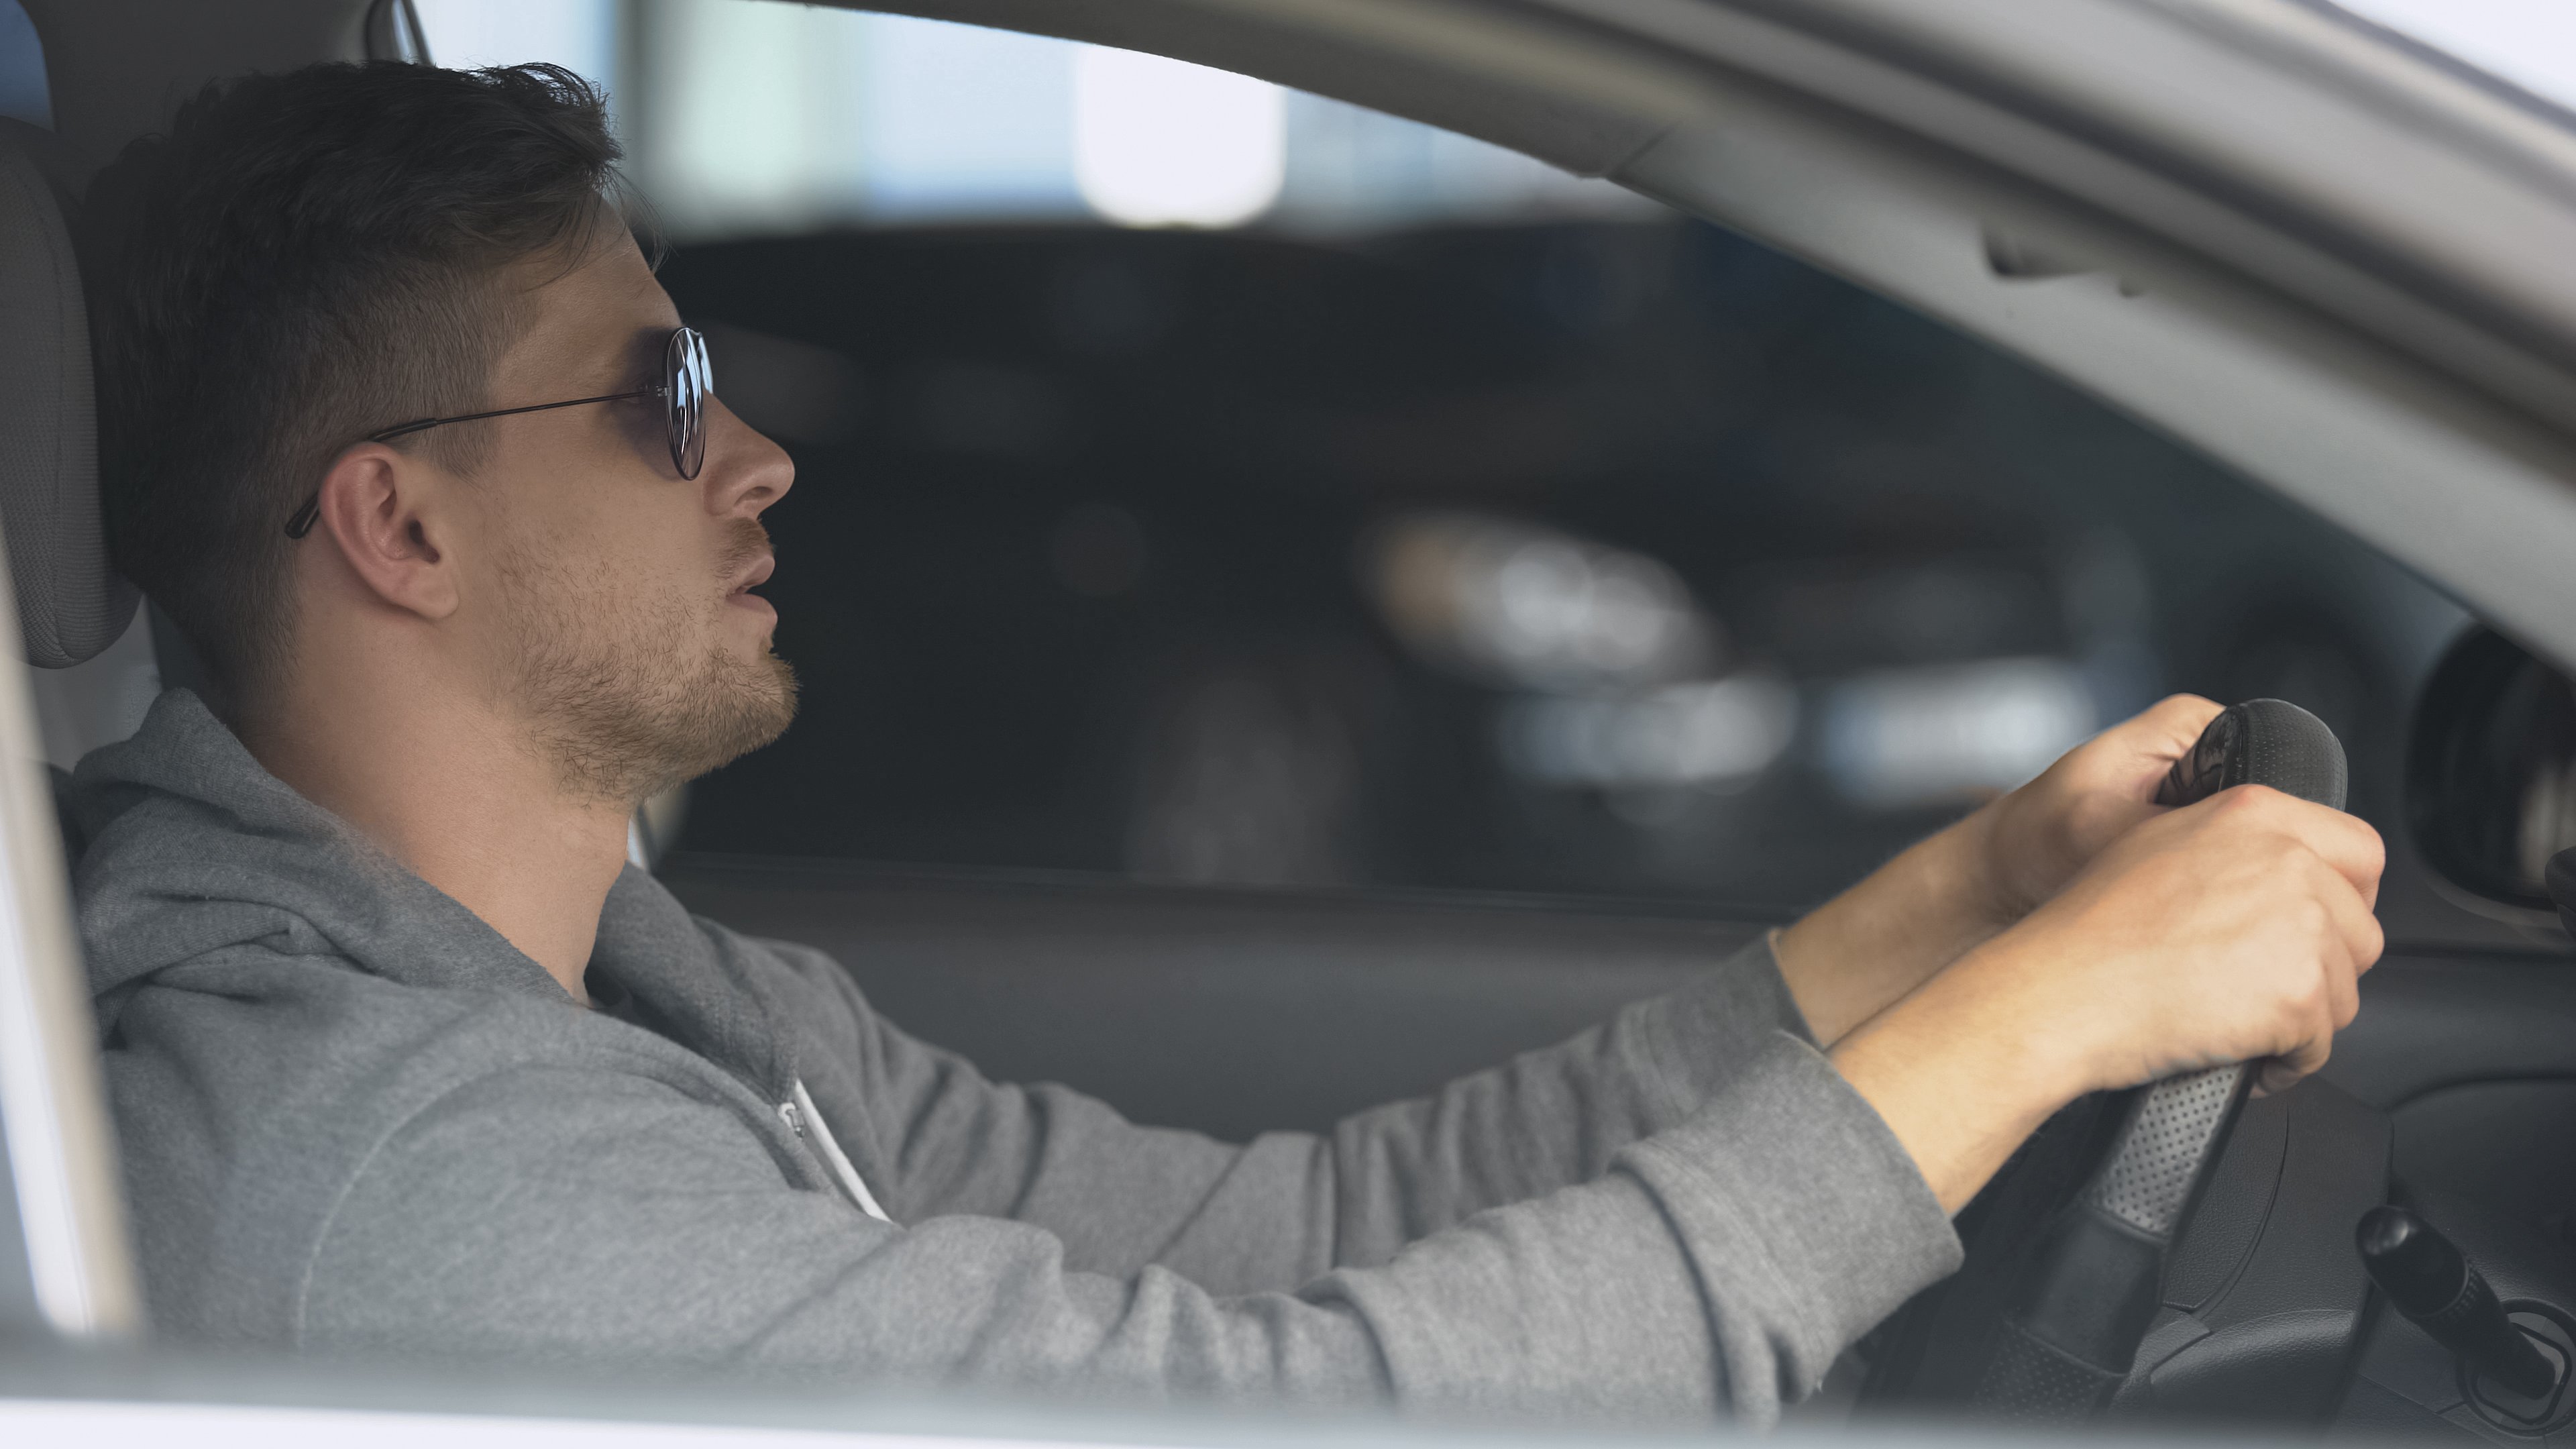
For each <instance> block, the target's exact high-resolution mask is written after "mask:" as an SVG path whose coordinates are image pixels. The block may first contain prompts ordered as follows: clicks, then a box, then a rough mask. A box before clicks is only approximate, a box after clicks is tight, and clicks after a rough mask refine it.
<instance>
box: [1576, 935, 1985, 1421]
mask: <svg viewBox="0 0 2576 1449" xmlns="http://www.w3.org/2000/svg"><path fill="white" fill-rule="evenodd" d="M1775 974H1776V973H1775ZM1620 1165H1621V1166H1623V1167H1625V1168H1626V1169H1627V1170H1628V1171H1629V1172H1631V1173H1632V1174H1634V1175H1635V1176H1636V1177H1637V1178H1638V1179H1639V1180H1641V1181H1643V1182H1644V1183H1645V1184H1646V1185H1647V1186H1648V1188H1649V1189H1650V1190H1651V1191H1652V1192H1653V1193H1654V1194H1655V1195H1656V1197H1657V1199H1658V1200H1659V1201H1660V1202H1661V1204H1662V1206H1663V1208H1664V1211H1665V1212H1666V1213H1667V1214H1668V1215H1669V1216H1670V1218H1671V1220H1672V1222H1673V1224H1674V1227H1675V1229H1676V1231H1677V1232H1678V1234H1679V1236H1680V1237H1681V1239H1682V1241H1683V1244H1684V1248H1685V1251H1686V1252H1687V1253H1688V1255H1689V1257H1690V1259H1691V1262H1692V1264H1693V1266H1694V1268H1695V1269H1696V1270H1697V1272H1698V1274H1699V1278H1700V1286H1701V1288H1702V1290H1703V1292H1704V1293H1705V1295H1706V1297H1707V1300H1708V1303H1709V1307H1710V1312H1711V1314H1712V1317H1713V1318H1737V1317H1740V1318H1742V1319H1744V1320H1745V1322H1744V1323H1743V1324H1742V1327H1744V1328H1746V1329H1750V1330H1752V1331H1754V1332H1757V1333H1760V1334H1762V1335H1763V1336H1765V1337H1771V1338H1773V1340H1774V1341H1773V1342H1772V1344H1771V1351H1770V1352H1769V1353H1767V1354H1765V1355H1763V1356H1762V1357H1761V1359H1760V1360H1758V1361H1756V1360H1748V1361H1746V1362H1743V1363H1730V1364H1728V1365H1727V1368H1728V1371H1729V1377H1730V1381H1731V1382H1732V1383H1733V1384H1734V1389H1735V1397H1736V1400H1737V1403H1738V1406H1739V1408H1742V1407H1744V1406H1745V1404H1746V1400H1747V1399H1748V1398H1752V1397H1755V1396H1757V1395H1759V1393H1760V1390H1759V1389H1757V1388H1756V1387H1755V1386H1754V1385H1752V1384H1748V1383H1746V1382H1745V1381H1744V1378H1743V1375H1744V1374H1745V1373H1747V1372H1758V1371H1760V1370H1762V1369H1764V1368H1772V1369H1776V1372H1777V1373H1778V1375H1779V1377H1780V1382H1779V1383H1778V1384H1777V1385H1776V1386H1766V1387H1775V1388H1776V1392H1778V1393H1779V1394H1780V1395H1781V1396H1782V1397H1784V1398H1796V1397H1800V1396H1803V1395H1805V1394H1807V1393H1810V1392H1813V1391H1814V1389H1815V1387H1816V1386H1817V1385H1818V1384H1819V1383H1821V1382H1822V1381H1823V1379H1824V1375H1825V1371H1826V1370H1827V1369H1828V1368H1830V1367H1832V1365H1833V1361H1834V1358H1835V1356H1836V1355H1838V1354H1840V1353H1841V1352H1842V1351H1843V1350H1844V1349H1845V1348H1847V1347H1849V1346H1850V1344H1851V1343H1852V1342H1853V1340H1855V1339H1857V1338H1859V1337H1860V1336H1861V1335H1862V1334H1864V1333H1867V1332H1868V1331H1869V1330H1870V1329H1872V1328H1874V1327H1876V1326H1877V1325H1878V1323H1879V1321H1880V1320H1882V1319H1884V1318H1885V1317H1886V1316H1887V1315H1888V1314H1890V1313H1892V1312H1894V1311H1895V1310H1896V1309H1897V1308H1898V1307H1899V1306H1900V1305H1902V1304H1903V1303H1904V1302H1905V1300H1906V1299H1908V1298H1911V1297H1912V1296H1914V1294H1915V1293H1917V1292H1919V1291H1921V1290H1922V1289H1923V1288H1924V1287H1926V1286H1927V1285H1929V1284H1931V1283H1933V1282H1935V1281H1936V1280H1938V1279H1940V1278H1942V1277H1944V1276H1946V1275H1948V1274H1949V1273H1951V1272H1954V1271H1956V1270H1957V1268H1958V1266H1959V1263H1960V1261H1961V1257H1962V1254H1961V1250H1960V1245H1959V1237H1958V1234H1957V1233H1956V1232H1955V1231H1954V1230H1953V1229H1952V1228H1951V1226H1950V1218H1949V1215H1948V1214H1947V1213H1946V1212H1944V1211H1942V1208H1941V1203H1940V1200H1939V1199H1938V1198H1936V1197H1934V1196H1933V1193H1932V1189H1931V1187H1930V1186H1929V1185H1928V1184H1927V1183H1925V1182H1924V1180H1923V1174H1922V1172H1921V1171H1920V1170H1919V1169H1917V1168H1916V1167H1915V1165H1914V1159H1913V1158H1912V1157H1911V1156H1909V1155H1908V1154H1907V1152H1906V1151H1905V1148H1904V1146H1903V1145H1902V1144H1900V1143H1899V1142H1898V1141H1897V1140H1896V1134H1895V1133H1893V1132H1891V1131H1889V1130H1888V1127H1887V1124H1886V1123H1885V1122H1884V1121H1882V1120H1881V1119H1880V1117H1879V1115H1878V1112H1877V1111H1876V1109H1874V1108H1872V1107H1871V1106H1870V1105H1869V1103H1868V1102H1867V1101H1866V1100H1864V1099H1863V1098H1862V1097H1861V1095H1860V1094H1859V1093H1857V1092H1855V1091H1853V1090H1852V1088H1851V1085H1850V1084H1849V1083H1847V1082H1845V1081H1844V1080H1843V1078H1842V1074H1841V1073H1839V1072H1837V1071H1835V1070H1834V1067H1833V1064H1832V1063H1831V1062H1829V1061H1827V1060H1826V1059H1825V1057H1824V1055H1823V1054H1822V1053H1821V1052H1819V1051H1817V1050H1816V1049H1815V1047H1814V1046H1813V1045H1811V1044H1810V1043H1808V1042H1807V1041H1805V1040H1804V1039H1802V1038H1801V1037H1799V1036H1797V1035H1793V1034H1791V1033H1789V1032H1787V1031H1778V1032H1775V1033H1773V1034H1772V1036H1771V1037H1770V1038H1769V1039H1768V1040H1767V1041H1766V1042H1765V1043H1763V1045H1762V1047H1761V1049H1760V1050H1759V1051H1757V1052H1756V1053H1754V1054H1753V1055H1752V1058H1751V1059H1750V1060H1748V1061H1746V1062H1744V1063H1743V1064H1742V1067H1741V1069H1740V1070H1739V1071H1738V1072H1737V1073H1736V1074H1735V1080H1734V1081H1733V1082H1732V1083H1731V1084H1730V1085H1729V1086H1728V1087H1727V1088H1726V1090H1725V1091H1724V1092H1722V1093H1720V1094H1719V1095H1718V1096H1717V1097H1716V1098H1715V1099H1714V1100H1712V1101H1710V1102H1709V1103H1708V1105H1707V1106H1706V1107H1704V1108H1702V1109H1701V1110H1700V1112H1698V1113H1697V1114H1696V1115H1694V1116H1693V1117H1692V1118H1691V1119H1690V1120H1689V1121H1687V1122H1685V1123H1683V1124H1682V1125H1680V1126H1678V1127H1675V1128H1672V1129H1671V1130H1669V1131H1666V1132H1662V1133H1659V1134H1657V1135H1656V1136H1653V1137H1650V1138H1647V1139H1646V1140H1644V1141H1642V1142H1639V1143H1636V1144H1634V1145H1632V1146H1631V1147H1629V1148H1628V1149H1626V1151H1625V1152H1623V1153H1622V1154H1621V1162H1620ZM1757 1324H1758V1325H1760V1327H1759V1328H1755V1325H1757ZM1718 1341H1719V1343H1720V1344H1728V1343H1734V1342H1741V1341H1742V1337H1741V1335H1739V1334H1732V1333H1726V1332H1721V1333H1719V1335H1718Z"/></svg>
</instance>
